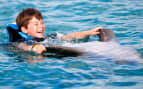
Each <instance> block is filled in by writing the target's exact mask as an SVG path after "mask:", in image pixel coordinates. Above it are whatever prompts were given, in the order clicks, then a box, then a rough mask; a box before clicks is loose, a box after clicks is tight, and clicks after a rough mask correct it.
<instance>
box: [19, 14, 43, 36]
mask: <svg viewBox="0 0 143 89" xmlns="http://www.w3.org/2000/svg"><path fill="white" fill-rule="evenodd" d="M21 30H22V32H24V33H26V34H27V35H30V36H32V37H37V38H42V37H43V36H44V32H45V25H44V23H43V20H42V19H40V20H38V19H37V18H35V17H33V18H32V19H31V20H30V21H29V23H28V25H27V28H25V27H22V28H21Z"/></svg>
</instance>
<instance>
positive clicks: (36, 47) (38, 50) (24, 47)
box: [18, 42, 46, 54]
mask: <svg viewBox="0 0 143 89" xmlns="http://www.w3.org/2000/svg"><path fill="white" fill-rule="evenodd" d="M18 48H20V49H22V50H25V51H33V52H36V53H39V54H41V53H42V52H43V51H45V50H46V47H45V46H44V45H41V44H34V45H27V44H26V43H23V42H21V43H19V44H18Z"/></svg>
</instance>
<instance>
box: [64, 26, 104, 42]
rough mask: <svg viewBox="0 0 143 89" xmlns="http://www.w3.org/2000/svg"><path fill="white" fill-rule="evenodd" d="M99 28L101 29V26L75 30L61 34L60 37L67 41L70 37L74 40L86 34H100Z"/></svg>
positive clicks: (84, 36) (86, 35)
mask: <svg viewBox="0 0 143 89" xmlns="http://www.w3.org/2000/svg"><path fill="white" fill-rule="evenodd" d="M101 29H102V27H97V28H94V29H91V30H88V31H82V32H75V33H71V34H68V35H65V36H62V37H61V39H63V40H68V41H70V40H72V39H76V40H78V39H83V38H86V37H88V36H94V35H97V34H100V30H101Z"/></svg>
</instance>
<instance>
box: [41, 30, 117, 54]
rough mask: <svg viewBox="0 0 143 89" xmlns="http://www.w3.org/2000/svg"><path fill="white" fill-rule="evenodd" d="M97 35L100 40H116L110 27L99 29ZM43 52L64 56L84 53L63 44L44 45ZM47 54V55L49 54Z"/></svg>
mask: <svg viewBox="0 0 143 89" xmlns="http://www.w3.org/2000/svg"><path fill="white" fill-rule="evenodd" d="M98 36H99V40H100V42H110V41H115V42H117V40H116V37H115V34H114V32H113V31H112V30H110V29H101V30H100V34H99V35H98ZM45 53H52V54H55V55H60V56H64V57H66V56H71V57H73V56H81V55H83V54H84V52H83V51H81V50H79V49H78V48H74V47H65V46H53V47H46V51H45V52H43V54H45ZM46 55H47V54H46ZM47 56H49V54H48V55H47Z"/></svg>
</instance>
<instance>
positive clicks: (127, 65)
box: [0, 0, 143, 89]
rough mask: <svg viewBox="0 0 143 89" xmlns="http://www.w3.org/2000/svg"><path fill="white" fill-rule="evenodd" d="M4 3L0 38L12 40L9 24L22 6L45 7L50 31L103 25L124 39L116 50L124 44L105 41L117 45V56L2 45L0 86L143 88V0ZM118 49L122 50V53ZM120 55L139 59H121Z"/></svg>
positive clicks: (13, 0) (7, 0)
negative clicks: (53, 53) (45, 52)
mask: <svg viewBox="0 0 143 89" xmlns="http://www.w3.org/2000/svg"><path fill="white" fill-rule="evenodd" d="M0 3H1V5H0V9H1V11H0V35H1V36H0V38H1V39H0V43H6V42H8V39H7V35H6V31H5V25H6V24H9V23H14V22H15V19H16V16H17V15H18V13H19V12H20V11H21V10H23V9H24V8H29V7H32V8H36V9H38V10H40V11H41V12H42V14H43V16H44V23H45V24H46V34H47V33H54V32H60V33H62V34H68V33H71V32H77V31H84V30H89V29H92V28H94V27H97V26H102V27H105V28H110V29H112V30H113V31H114V32H115V34H116V37H117V40H118V42H119V44H120V46H119V47H117V49H120V47H121V49H120V50H117V49H116V50H115V49H114V46H116V45H114V44H110V45H104V46H103V45H102V46H101V47H102V48H104V47H105V48H108V47H113V48H111V49H110V48H109V49H107V50H111V52H110V51H107V53H108V54H110V53H111V55H112V56H113V57H112V56H111V55H106V56H103V55H98V54H92V55H91V54H89V55H88V54H87V55H84V56H80V57H64V58H54V57H45V58H41V57H40V56H37V55H33V54H31V53H27V52H19V51H17V50H12V51H6V50H2V47H1V51H0V89H104V88H105V89H120V88H123V89H142V88H143V77H142V76H143V66H142V64H140V63H137V64H136V63H135V62H136V60H139V61H140V62H141V61H142V58H140V57H139V56H138V55H137V54H138V53H137V54H134V51H135V50H137V51H138V52H139V54H141V55H143V47H142V46H143V43H142V37H143V36H142V34H143V31H142V26H143V10H142V9H143V5H142V3H143V0H49V1H48V0H40V1H39V0H0ZM78 45H79V44H78ZM90 45H91V44H90ZM92 45H93V44H92ZM123 46H127V47H129V48H127V49H126V48H125V49H124V48H122V47H123ZM94 48H96V47H94ZM98 48H99V49H100V46H98ZM99 49H98V50H99ZM130 49H133V51H130ZM100 51H101V50H100ZM96 52H97V51H96ZM103 52H104V54H105V52H106V51H104V50H103ZM115 52H116V53H115ZM119 52H120V53H121V55H117V54H119ZM97 53H98V52H97ZM123 53H125V54H123ZM128 53H131V54H132V55H128ZM126 54H127V55H126ZM115 55H116V56H115ZM133 55H135V57H133V58H132V56H133ZM111 57H112V58H111ZM120 57H124V58H125V59H126V60H128V59H129V58H132V59H135V61H134V60H132V61H131V62H125V61H120ZM138 57H139V58H138ZM124 58H122V60H124Z"/></svg>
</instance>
